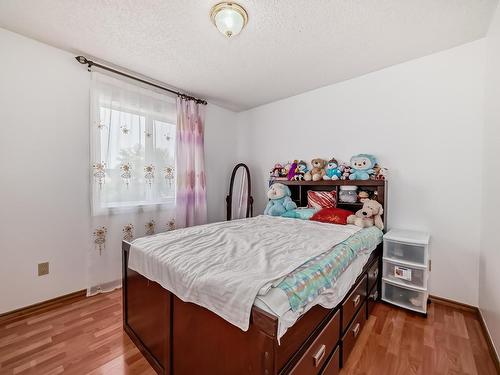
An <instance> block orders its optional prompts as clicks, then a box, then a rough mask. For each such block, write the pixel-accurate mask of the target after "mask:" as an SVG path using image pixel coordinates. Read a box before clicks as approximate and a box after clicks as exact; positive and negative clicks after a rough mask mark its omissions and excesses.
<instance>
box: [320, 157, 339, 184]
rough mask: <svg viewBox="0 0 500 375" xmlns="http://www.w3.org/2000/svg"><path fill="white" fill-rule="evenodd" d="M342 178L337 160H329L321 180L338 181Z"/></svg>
mask: <svg viewBox="0 0 500 375" xmlns="http://www.w3.org/2000/svg"><path fill="white" fill-rule="evenodd" d="M341 176H342V172H341V171H340V169H339V163H338V162H337V159H335V158H331V159H330V160H329V161H328V163H327V164H326V167H325V175H324V176H323V180H338V179H339V178H340V177H341Z"/></svg>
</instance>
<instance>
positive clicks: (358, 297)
mask: <svg viewBox="0 0 500 375" xmlns="http://www.w3.org/2000/svg"><path fill="white" fill-rule="evenodd" d="M360 301H361V296H360V295H359V294H358V295H357V296H356V297H354V299H353V300H352V303H354V307H356V306H358V305H359V302H360Z"/></svg>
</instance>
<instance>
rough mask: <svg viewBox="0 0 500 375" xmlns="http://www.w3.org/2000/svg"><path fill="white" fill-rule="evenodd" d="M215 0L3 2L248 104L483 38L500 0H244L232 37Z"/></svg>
mask: <svg viewBox="0 0 500 375" xmlns="http://www.w3.org/2000/svg"><path fill="white" fill-rule="evenodd" d="M216 2H217V0H135V1H133V0H106V1H104V0H1V1H0V27H4V28H6V29H9V30H12V31H15V32H18V33H20V34H23V35H27V36H29V37H32V38H34V39H37V40H40V41H42V42H45V43H48V44H51V45H54V46H56V47H60V48H62V49H65V50H68V51H71V52H79V53H80V52H81V53H84V54H87V55H91V56H94V57H97V58H99V59H100V60H103V61H107V62H110V63H113V64H115V65H118V66H121V67H124V68H126V69H128V70H132V71H136V72H139V73H142V74H144V75H146V76H149V77H152V78H154V79H156V80H159V81H162V82H167V83H168V84H170V85H172V86H175V87H179V88H182V89H183V90H185V91H188V92H190V93H193V94H196V95H199V96H202V97H205V98H208V100H209V101H212V102H214V103H217V104H219V105H222V106H225V107H227V108H230V109H234V110H243V109H247V108H251V107H254V106H257V105H260V104H264V103H268V102H272V101H275V100H277V99H281V98H285V97H288V96H292V95H295V94H299V93H301V92H304V91H308V90H311V89H314V88H318V87H321V86H326V85H329V84H332V83H335V82H339V81H342V80H346V79H349V78H352V77H356V76H359V75H362V74H366V73H368V72H371V71H374V70H377V69H381V68H384V67H387V66H390V65H394V64H397V63H400V62H403V61H407V60H410V59H413V58H416V57H420V56H424V55H427V54H430V53H433V52H436V51H439V50H443V49H447V48H450V47H453V46H456V45H459V44H462V43H466V42H469V41H472V40H475V39H478V38H481V37H483V36H484V35H485V33H486V30H487V28H488V25H489V21H490V18H491V16H492V14H493V11H494V9H495V7H496V5H497V0H253V1H252V0H240V1H239V3H240V4H241V5H243V6H244V7H245V8H246V9H247V11H248V14H249V23H248V25H247V27H246V28H245V29H244V30H243V32H242V33H241V34H240V35H238V36H237V37H235V38H233V39H230V40H228V39H226V38H225V37H223V35H221V34H219V32H218V31H217V30H216V29H215V27H214V26H213V25H212V24H211V23H210V18H209V11H210V8H211V7H212V6H213V5H214V4H215V3H216ZM0 48H1V46H0ZM75 63H76V62H75Z"/></svg>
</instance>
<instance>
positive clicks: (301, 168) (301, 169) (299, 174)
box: [292, 160, 308, 181]
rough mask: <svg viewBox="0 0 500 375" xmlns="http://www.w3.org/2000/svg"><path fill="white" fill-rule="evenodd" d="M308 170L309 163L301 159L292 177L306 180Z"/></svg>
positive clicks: (294, 179) (296, 179)
mask: <svg viewBox="0 0 500 375" xmlns="http://www.w3.org/2000/svg"><path fill="white" fill-rule="evenodd" d="M307 172H308V169H307V163H306V162H305V161H304V160H301V161H299V162H298V163H297V168H295V176H293V177H292V180H293V181H304V179H305V175H306V173H307Z"/></svg>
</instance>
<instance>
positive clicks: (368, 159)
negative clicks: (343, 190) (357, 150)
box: [349, 154, 377, 180]
mask: <svg viewBox="0 0 500 375" xmlns="http://www.w3.org/2000/svg"><path fill="white" fill-rule="evenodd" d="M375 164H377V159H375V156H373V155H369V154H358V155H354V156H353V157H352V158H351V168H352V169H351V174H350V176H349V180H369V179H370V175H371V174H373V173H374V172H375V171H374V169H373V168H374V167H375Z"/></svg>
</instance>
